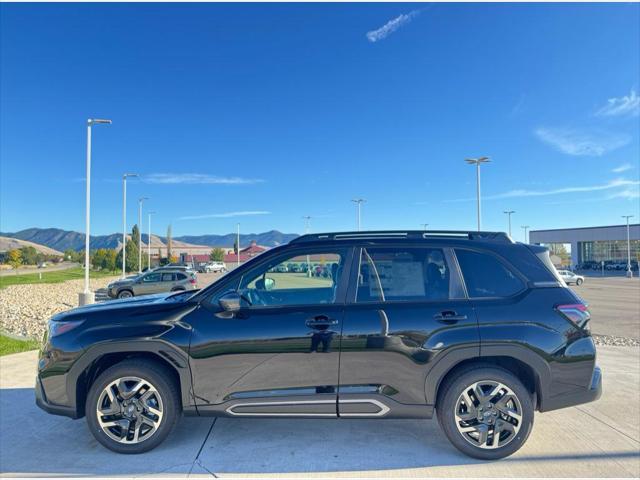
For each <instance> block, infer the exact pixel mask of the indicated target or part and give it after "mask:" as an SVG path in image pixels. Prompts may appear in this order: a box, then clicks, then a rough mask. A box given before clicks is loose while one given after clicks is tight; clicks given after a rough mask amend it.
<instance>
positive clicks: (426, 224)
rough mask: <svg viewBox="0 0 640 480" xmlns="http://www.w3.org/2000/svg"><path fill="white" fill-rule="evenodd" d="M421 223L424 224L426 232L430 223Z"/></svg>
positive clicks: (423, 227)
mask: <svg viewBox="0 0 640 480" xmlns="http://www.w3.org/2000/svg"><path fill="white" fill-rule="evenodd" d="M420 225H422V229H423V230H424V231H425V232H426V231H427V227H428V226H429V224H428V223H421V224H420Z"/></svg>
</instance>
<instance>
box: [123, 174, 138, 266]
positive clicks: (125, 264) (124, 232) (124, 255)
mask: <svg viewBox="0 0 640 480" xmlns="http://www.w3.org/2000/svg"><path fill="white" fill-rule="evenodd" d="M137 176H138V174H137V173H125V174H124V175H122V278H124V277H126V276H127V270H126V269H127V259H126V257H127V178H128V177H137Z"/></svg>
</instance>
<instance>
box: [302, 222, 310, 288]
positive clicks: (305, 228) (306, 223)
mask: <svg viewBox="0 0 640 480" xmlns="http://www.w3.org/2000/svg"><path fill="white" fill-rule="evenodd" d="M302 218H303V219H304V233H305V234H308V233H309V230H310V228H309V227H310V223H311V216H310V215H306V216H304V217H302ZM307 277H311V258H309V254H307Z"/></svg>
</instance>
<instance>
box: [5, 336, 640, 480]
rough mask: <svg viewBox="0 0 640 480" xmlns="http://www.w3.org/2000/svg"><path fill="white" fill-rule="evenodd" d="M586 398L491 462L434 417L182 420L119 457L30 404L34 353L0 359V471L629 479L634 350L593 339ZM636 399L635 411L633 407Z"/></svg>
mask: <svg viewBox="0 0 640 480" xmlns="http://www.w3.org/2000/svg"><path fill="white" fill-rule="evenodd" d="M599 359H600V360H599V362H600V364H601V366H602V368H603V371H604V393H603V396H602V398H601V399H600V400H599V401H598V402H595V403H591V404H587V405H581V406H578V407H572V408H568V409H565V410H558V411H555V412H549V413H545V414H538V415H537V416H536V420H535V425H534V429H533V433H532V434H531V437H530V438H529V440H528V442H527V443H526V444H525V446H524V447H523V448H522V449H521V450H520V451H519V452H517V453H516V454H515V455H513V456H511V457H509V458H507V459H503V460H500V461H496V462H482V461H478V460H474V459H471V458H468V457H466V456H464V455H462V454H461V453H459V452H458V451H457V450H455V449H454V448H453V447H452V446H451V445H450V444H449V443H448V441H447V440H446V438H445V437H444V435H443V434H442V433H441V431H440V429H439V427H438V424H437V422H436V421H435V420H431V421H429V420H357V419H350V420H346V419H332V420H302V419H225V418H220V419H217V420H214V419H212V418H182V419H181V421H180V423H179V424H178V426H177V428H176V430H174V432H173V433H172V434H171V436H170V437H169V438H168V439H167V441H165V442H164V443H163V444H162V445H160V447H158V448H157V449H155V450H153V451H151V452H149V453H147V454H144V455H142V456H135V457H134V456H123V455H118V454H115V453H112V452H110V451H108V450H106V449H104V448H103V447H102V446H101V445H99V444H98V443H97V442H96V441H95V440H94V439H93V437H92V436H91V434H90V433H89V431H88V429H87V426H86V423H85V421H84V420H71V419H68V418H64V417H56V416H52V415H48V414H46V413H44V412H43V411H41V410H40V409H39V408H38V407H36V405H35V403H34V393H33V380H34V376H35V368H36V353H35V352H26V353H19V354H15V355H9V356H6V357H0V431H1V432H2V437H1V440H0V471H1V472H2V476H38V477H44V476H60V475H62V476H78V475H81V476H101V477H104V476H127V477H132V476H141V475H144V474H152V475H154V476H158V475H167V476H173V477H188V476H204V477H210V476H213V475H215V476H217V477H230V476H237V475H240V476H253V475H256V476H272V477H283V476H289V475H292V476H300V475H302V474H304V475H305V476H310V475H319V476H322V475H325V476H327V475H331V476H343V477H344V476H366V477H392V476H404V477H416V476H421V477H427V476H436V477H484V476H491V477H638V476H639V475H640V410H639V409H638V408H636V407H637V405H638V403H639V402H640V398H639V397H640V393H639V392H640V349H639V348H637V347H601V348H600V350H599ZM634 406H635V407H634Z"/></svg>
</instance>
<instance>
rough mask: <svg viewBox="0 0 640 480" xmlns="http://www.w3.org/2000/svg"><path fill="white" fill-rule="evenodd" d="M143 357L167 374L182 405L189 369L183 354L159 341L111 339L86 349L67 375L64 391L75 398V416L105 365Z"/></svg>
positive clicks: (188, 400)
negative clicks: (174, 383) (109, 341)
mask: <svg viewBox="0 0 640 480" xmlns="http://www.w3.org/2000/svg"><path fill="white" fill-rule="evenodd" d="M132 358H137V359H145V360H149V361H152V362H155V363H157V364H159V365H162V366H163V367H164V368H166V370H167V371H168V372H169V373H170V375H171V377H172V380H173V381H174V382H176V386H177V387H178V388H179V391H180V399H181V403H182V407H183V408H185V407H186V408H188V407H190V406H191V405H193V404H194V402H193V401H192V388H191V372H190V371H189V364H188V359H187V357H186V355H185V354H184V353H183V352H181V351H178V350H176V349H175V347H173V346H172V345H170V344H167V343H165V342H159V341H140V342H113V343H107V344H101V345H97V346H95V347H92V348H90V349H89V350H87V352H86V353H85V354H84V355H83V356H82V357H81V358H80V359H79V360H78V362H76V364H74V366H73V367H72V369H71V372H70V373H71V375H68V377H67V391H68V392H70V393H71V395H70V397H71V398H72V399H73V400H74V401H75V409H76V411H77V415H78V418H79V417H82V416H84V414H85V411H84V408H85V402H86V398H87V394H88V391H89V388H90V386H91V385H92V383H93V382H94V381H95V379H96V378H97V377H98V375H100V374H101V373H102V372H104V371H105V370H106V369H107V368H109V367H111V366H113V365H116V364H118V363H120V362H122V361H124V360H128V359H132Z"/></svg>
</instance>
